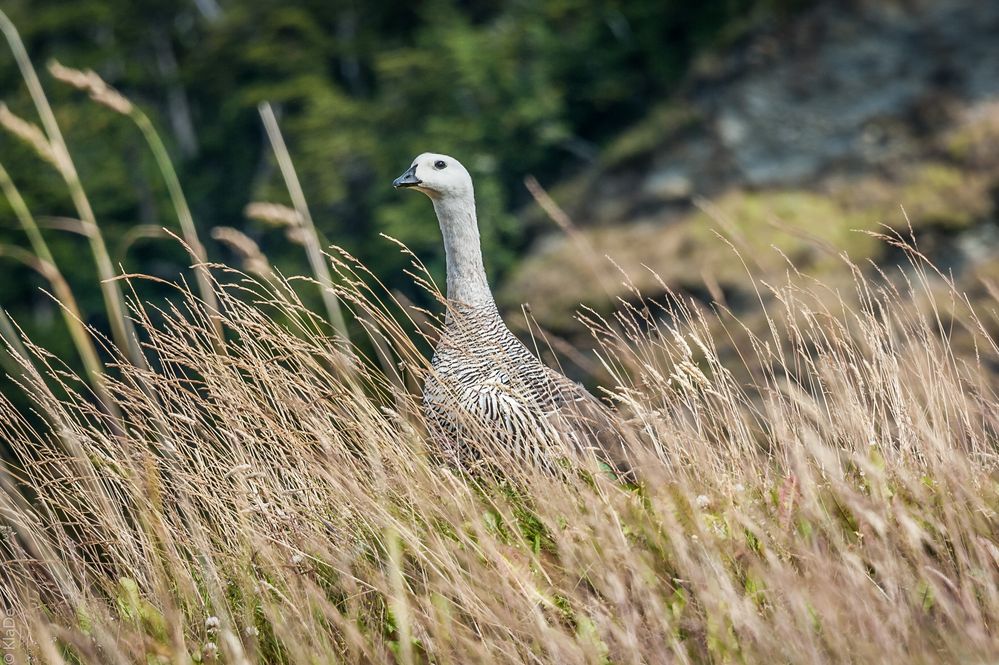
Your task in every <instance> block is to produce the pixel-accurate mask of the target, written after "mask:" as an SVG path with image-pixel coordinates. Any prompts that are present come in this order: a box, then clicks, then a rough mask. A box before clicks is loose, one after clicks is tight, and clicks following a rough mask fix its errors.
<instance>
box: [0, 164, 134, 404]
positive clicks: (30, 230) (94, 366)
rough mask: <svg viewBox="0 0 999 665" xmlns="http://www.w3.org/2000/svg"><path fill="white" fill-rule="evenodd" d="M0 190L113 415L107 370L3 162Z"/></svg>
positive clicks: (91, 378)
mask: <svg viewBox="0 0 999 665" xmlns="http://www.w3.org/2000/svg"><path fill="white" fill-rule="evenodd" d="M0 190H3V193H4V196H6V198H7V201H8V203H10V206H11V208H12V209H13V210H14V216H15V217H17V219H18V222H20V224H21V228H22V229H24V232H25V234H26V235H27V236H28V242H29V243H30V244H31V249H32V251H33V252H34V253H35V255H36V256H37V257H38V259H40V262H41V264H43V265H44V266H45V268H44V269H43V270H42V271H41V272H42V274H43V275H44V276H45V277H46V279H48V281H49V283H50V284H51V285H52V289H53V291H54V292H55V296H56V299H57V301H58V303H59V305H60V310H61V311H62V317H63V320H64V321H65V323H66V328H67V330H69V335H70V337H71V338H72V340H73V345H74V346H75V347H76V351H77V353H79V355H80V360H81V361H82V362H83V369H84V371H85V372H86V376H87V379H88V381H89V382H90V383H91V385H93V387H94V391H95V392H96V394H97V397H98V399H99V400H100V402H101V406H102V407H103V408H104V409H105V410H106V411H107V412H108V413H110V414H112V415H114V413H115V404H114V400H112V399H111V397H110V395H109V394H108V392H107V371H106V368H105V367H104V363H103V362H102V361H101V359H100V356H99V355H98V354H97V348H96V347H95V346H94V340H93V337H92V336H91V334H90V331H88V330H87V327H86V324H85V323H84V321H85V318H84V316H83V314H82V312H81V311H80V307H79V305H78V304H77V300H76V296H75V295H74V294H73V290H72V289H71V288H70V286H69V282H67V281H66V278H65V277H64V276H63V274H62V271H61V270H59V266H58V264H57V263H56V261H55V258H54V257H53V256H52V252H51V250H50V249H49V246H48V243H47V242H46V241H45V237H44V236H43V235H42V232H41V230H40V229H39V228H38V224H36V223H35V218H34V216H33V215H32V214H31V211H30V210H29V209H28V206H27V205H26V204H25V202H24V199H23V198H22V197H21V193H20V192H19V191H18V189H17V187H16V186H15V185H14V182H13V180H11V178H10V174H8V173H7V170H6V169H5V168H4V166H3V164H0Z"/></svg>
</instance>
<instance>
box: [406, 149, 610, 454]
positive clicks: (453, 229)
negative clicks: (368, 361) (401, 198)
mask: <svg viewBox="0 0 999 665" xmlns="http://www.w3.org/2000/svg"><path fill="white" fill-rule="evenodd" d="M392 185H393V186H394V187H395V188H397V189H402V188H405V189H413V190H416V191H418V192H422V193H423V194H425V195H427V196H428V197H429V198H430V200H431V202H432V203H433V206H434V211H435V212H436V213H437V221H438V223H439V224H440V229H441V234H442V236H443V240H444V253H445V258H446V264H447V311H446V313H445V319H444V326H443V328H442V330H441V336H440V339H439V340H438V342H437V346H436V348H435V350H434V354H433V358H432V360H431V372H430V373H429V376H428V377H427V379H426V381H425V383H424V387H423V408H424V413H425V416H426V421H427V426H428V430H429V434H430V438H431V441H432V442H433V443H434V444H436V445H439V446H440V448H441V449H442V450H441V451H440V452H443V453H444V455H445V458H446V460H447V461H448V462H449V463H453V464H455V465H457V466H458V467H460V468H466V469H467V468H469V467H472V466H475V465H478V464H480V463H482V460H484V459H485V458H487V457H493V458H495V455H492V456H490V455H488V453H489V452H490V451H489V450H483V448H482V446H481V445H480V443H479V442H480V441H482V440H483V439H486V440H488V441H490V442H491V445H495V444H496V443H497V442H498V443H499V444H501V445H502V446H503V448H505V450H500V451H495V450H494V451H492V452H494V453H495V452H500V453H501V454H502V455H501V456H503V457H505V459H506V460H508V461H512V462H513V463H515V464H518V465H529V466H534V467H541V468H545V469H549V470H550V469H552V468H553V467H554V465H555V464H556V462H557V461H558V459H560V458H564V457H565V456H566V455H567V454H568V455H577V456H578V455H581V454H587V453H590V452H592V453H594V454H595V455H596V457H597V459H598V460H599V461H601V462H603V463H605V464H608V465H609V466H611V467H612V468H613V469H615V470H616V471H618V472H620V473H622V474H626V473H628V468H629V467H628V463H627V459H626V457H627V456H626V449H625V444H624V439H623V437H622V436H621V434H620V433H619V432H617V431H616V430H615V428H614V427H613V425H612V420H611V417H610V413H609V411H608V409H607V407H605V406H604V405H603V404H602V403H601V402H600V401H599V400H597V399H596V398H595V397H594V396H593V395H591V394H590V393H589V392H588V391H587V390H586V389H585V388H583V387H582V386H581V385H579V384H578V383H576V382H574V381H572V380H571V379H569V378H567V377H566V376H564V375H562V374H561V373H559V372H557V371H555V370H553V369H552V368H550V367H548V366H546V365H545V364H543V363H542V362H541V361H540V360H539V359H538V358H537V357H536V356H535V355H534V354H533V353H531V351H530V350H528V348H527V347H526V346H525V345H524V344H523V343H522V342H521V341H520V340H519V339H517V337H516V336H514V334H513V333H512V332H510V329H509V328H508V327H507V326H506V324H505V323H504V322H503V319H502V318H501V316H500V313H499V310H498V309H497V307H496V302H495V300H494V298H493V294H492V291H491V289H490V288H489V282H488V280H487V278H486V271H485V267H484V265H483V262H482V247H481V243H480V240H479V227H478V220H477V218H476V214H475V192H474V189H473V187H472V177H471V176H470V175H469V173H468V171H467V170H466V169H465V167H464V166H462V164H461V163H460V162H459V161H458V160H457V159H455V158H454V157H450V156H448V155H441V154H436V153H430V152H427V153H423V154H421V155H420V156H418V157H417V158H416V159H414V160H413V163H412V165H411V166H410V167H409V169H407V170H406V172H405V173H403V174H402V175H400V176H399V177H398V178H396V179H395V180H394V181H393V183H392ZM484 432H488V433H490V435H488V436H485V437H483V433H484Z"/></svg>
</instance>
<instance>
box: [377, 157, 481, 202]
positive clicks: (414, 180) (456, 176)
mask: <svg viewBox="0 0 999 665" xmlns="http://www.w3.org/2000/svg"><path fill="white" fill-rule="evenodd" d="M392 186H393V187H395V188H396V189H399V188H403V187H406V188H409V187H411V188H413V189H416V190H418V191H421V192H423V193H424V194H426V195H427V196H429V197H430V198H431V199H450V198H459V199H460V198H471V197H472V195H473V194H472V176H470V175H469V174H468V171H466V170H465V167H464V166H462V165H461V162H459V161H458V160H457V159H455V158H454V157H449V156H448V155H439V154H437V153H433V152H425V153H423V154H422V155H420V156H419V157H417V158H416V159H414V160H413V164H412V165H411V166H410V167H409V169H408V170H407V171H406V172H405V173H403V174H402V175H401V176H399V177H398V178H396V179H395V180H393V181H392Z"/></svg>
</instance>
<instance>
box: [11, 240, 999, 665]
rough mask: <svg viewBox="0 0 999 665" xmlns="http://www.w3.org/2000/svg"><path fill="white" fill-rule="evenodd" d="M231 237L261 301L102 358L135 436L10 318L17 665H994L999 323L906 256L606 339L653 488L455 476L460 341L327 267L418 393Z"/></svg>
mask: <svg viewBox="0 0 999 665" xmlns="http://www.w3.org/2000/svg"><path fill="white" fill-rule="evenodd" d="M192 229H193V227H192ZM213 236H214V237H216V238H218V239H220V240H224V241H225V242H227V243H230V244H232V245H233V246H234V247H237V248H240V252H241V255H242V256H243V258H244V259H245V260H246V261H247V265H246V266H245V267H246V269H247V271H248V272H252V273H254V274H255V275H256V276H251V275H250V274H246V273H243V272H240V271H239V270H237V269H235V268H225V267H219V266H216V267H215V268H213V269H212V270H209V269H208V267H207V265H205V264H199V265H201V266H202V267H201V268H199V270H201V272H200V274H201V276H202V277H203V281H202V283H200V284H199V291H198V292H197V293H195V292H192V291H191V290H189V289H187V288H186V287H185V286H182V285H181V286H176V297H174V298H171V299H170V300H169V301H165V302H162V303H147V304H145V305H140V304H138V303H133V305H132V308H131V310H130V317H129V322H130V323H131V324H132V325H134V326H135V327H136V328H137V329H138V331H139V332H140V337H139V338H138V339H142V340H143V348H142V349H141V352H142V357H143V358H144V359H148V363H146V362H143V363H132V362H130V361H129V358H130V352H129V350H128V349H127V348H125V347H124V346H122V345H119V346H118V347H117V348H115V347H113V346H108V347H107V349H106V353H107V354H108V357H107V358H106V360H107V362H106V364H107V366H109V367H110V366H114V367H116V368H117V369H116V370H115V371H114V372H105V371H103V370H102V371H101V376H102V383H101V386H102V391H103V392H102V396H100V397H99V400H100V401H107V403H108V404H105V407H107V406H109V405H110V406H111V407H113V408H104V409H100V408H98V406H97V404H96V402H95V400H94V399H92V392H91V388H90V387H89V386H88V381H90V380H91V379H92V378H93V377H92V376H87V375H85V376H84V377H77V376H76V375H75V374H74V373H73V372H72V371H71V370H70V369H69V368H68V367H67V365H66V364H65V363H64V362H63V361H62V360H61V359H59V358H55V357H53V356H52V355H51V354H49V353H47V352H46V351H45V350H44V349H42V348H39V347H37V346H35V345H33V344H31V342H30V340H28V339H24V338H23V337H22V336H21V335H20V334H19V332H18V331H17V330H16V329H15V327H14V325H13V324H11V323H10V322H9V321H8V320H7V319H6V317H4V318H3V319H2V320H0V322H2V323H3V326H0V333H2V337H3V339H4V342H5V348H6V349H7V352H8V353H9V354H10V355H11V356H12V357H13V358H14V359H15V360H16V362H17V363H18V372H16V373H15V374H17V375H18V376H17V377H16V380H17V381H18V385H19V386H20V389H21V390H22V391H23V392H24V394H25V395H26V396H27V397H28V398H30V400H31V401H32V402H33V405H34V412H33V414H34V415H32V416H31V417H29V414H24V413H20V412H18V411H17V410H16V409H15V408H14V407H13V405H12V404H11V403H10V402H9V401H8V400H7V399H6V398H3V397H0V444H2V445H3V446H6V447H9V449H10V450H11V451H12V455H11V457H10V458H9V459H7V460H4V461H3V462H2V465H0V654H2V655H3V656H4V657H7V656H9V658H8V659H7V660H6V661H5V662H13V663H29V662H40V663H53V664H62V663H100V664H102V665H103V664H106V663H190V662H224V663H240V664H242V663H257V662H260V663H331V662H400V663H423V662H433V663H462V664H464V663H471V662H511V663H527V662H536V663H639V662H648V663H658V662H690V663H708V662H712V663H713V662H717V663H725V662H745V663H756V662H791V663H800V662H830V663H839V662H851V663H856V662H891V663H898V662H917V663H918V662H927V663H929V662H990V661H993V660H995V659H996V657H997V656H999V634H997V633H996V630H995V623H996V620H997V618H999V546H997V541H999V519H997V514H996V511H997V509H999V482H997V475H996V470H997V460H999V458H997V454H999V400H997V397H996V389H997V377H996V371H995V368H996V367H999V348H997V344H996V339H995V337H994V329H995V323H996V322H995V321H991V322H986V321H983V320H982V319H980V318H979V315H978V314H977V313H976V311H975V309H974V308H972V307H971V305H970V304H969V303H968V302H967V300H966V298H964V296H963V295H962V294H961V292H960V291H959V289H958V288H957V287H956V286H955V285H954V284H953V283H952V282H951V281H950V280H949V279H947V278H946V277H945V276H944V275H942V274H940V273H938V272H936V271H935V270H934V269H933V267H932V265H930V264H929V263H928V262H927V261H926V260H925V259H924V257H922V256H921V255H920V254H919V252H918V251H917V250H916V249H915V248H914V247H912V246H910V245H908V244H905V243H903V242H901V240H900V239H898V238H893V239H886V240H887V241H888V242H892V243H894V244H896V245H898V246H899V247H900V249H901V253H902V254H903V255H904V256H905V257H906V259H907V260H906V261H905V262H904V265H903V266H902V267H901V268H899V269H897V270H896V271H893V272H891V273H890V274H880V273H878V272H876V271H866V272H865V271H862V270H860V269H859V268H858V267H857V266H854V265H851V264H850V263H849V262H848V261H847V260H846V259H844V261H843V266H844V270H845V271H847V273H848V274H852V275H853V283H852V286H851V287H850V288H848V289H845V290H843V289H840V290H838V291H836V290H833V289H831V288H830V287H829V286H828V285H826V284H823V283H819V282H816V281H814V280H812V279H810V278H809V277H808V276H807V275H802V274H798V273H796V272H795V271H794V270H793V269H789V272H788V274H787V275H786V276H785V277H784V278H783V279H781V280H778V281H775V280H772V279H771V280H770V281H764V280H763V279H762V278H760V277H757V276H754V275H752V274H749V273H748V272H747V277H746V280H747V284H748V285H750V286H751V287H753V288H755V289H756V292H757V293H758V294H759V296H760V297H759V304H758V305H757V306H756V307H753V308H750V311H749V312H748V314H747V315H744V316H743V317H742V318H738V317H735V316H733V315H732V314H731V313H729V312H727V311H726V310H725V309H724V308H722V307H720V306H719V307H715V308H705V307H703V306H701V305H699V304H698V303H696V302H695V301H694V300H692V299H689V298H686V297H683V296H681V295H677V294H672V293H670V292H669V289H668V288H667V286H666V285H665V284H664V285H663V291H664V292H665V293H666V295H665V296H663V297H661V298H657V299H644V298H642V297H640V296H639V295H638V294H635V297H633V298H631V299H629V300H627V301H622V302H621V303H620V305H619V307H618V309H617V311H615V312H614V313H613V314H610V315H606V316H601V315H599V314H597V313H595V312H586V313H584V314H583V316H582V318H583V321H584V322H585V323H586V324H587V325H588V326H589V328H590V330H591V331H592V333H593V340H594V344H595V346H596V357H597V358H598V361H599V364H600V366H601V367H602V376H601V378H602V385H603V392H602V396H603V397H604V398H605V399H606V400H607V401H609V402H610V403H613V404H614V405H615V406H616V413H617V416H616V418H617V420H618V426H619V427H620V428H621V430H622V431H624V432H628V433H630V435H631V438H632V439H634V440H637V441H639V442H640V445H639V446H638V448H637V449H636V450H634V451H633V454H634V465H635V467H636V469H637V470H638V473H639V476H640V482H639V483H638V484H637V485H630V484H625V483H620V482H617V481H615V480H614V479H612V478H610V477H608V476H607V475H606V474H603V473H600V472H594V469H592V468H590V467H589V466H587V465H586V464H585V463H583V462H580V463H579V464H578V465H577V466H578V468H573V469H570V470H571V471H572V472H571V473H567V474H564V475H563V476H562V477H559V478H558V479H555V478H553V477H552V476H551V475H547V474H545V473H543V472H540V471H537V470H534V469H525V468H515V467H512V466H510V465H507V466H506V467H505V468H503V471H504V473H503V476H502V477H492V476H483V475H467V474H464V473H462V472H460V471H458V470H455V469H451V468H447V467H445V466H441V465H440V464H438V463H436V462H434V461H433V460H434V456H433V455H432V454H431V451H432V444H430V443H429V442H428V441H427V438H426V433H425V432H426V429H425V426H424V423H423V420H422V416H421V410H420V406H419V403H418V399H417V398H416V397H415V395H414V393H415V391H409V390H406V389H404V388H403V387H402V386H404V385H410V386H419V385H420V383H421V381H422V380H423V379H424V378H425V376H426V374H427V372H428V371H430V370H429V367H428V365H427V361H426V350H427V348H428V342H432V340H433V331H432V330H429V329H428V326H427V325H426V324H427V323H428V321H429V323H430V324H432V323H433V318H432V317H431V318H430V319H427V317H425V316H424V315H423V314H421V313H418V312H416V311H415V310H413V309H412V308H411V307H408V306H406V305H404V304H403V303H400V302H398V301H397V300H396V299H395V297H394V296H393V295H392V294H391V292H389V291H388V290H387V289H385V288H384V287H383V286H382V285H381V284H380V282H379V281H378V279H377V278H376V277H375V276H374V275H372V274H371V273H370V272H368V271H367V270H366V269H365V268H364V266H362V265H360V264H359V263H358V262H357V261H356V260H354V259H353V258H352V257H351V256H350V255H349V254H347V253H346V252H343V251H334V252H331V253H329V254H323V255H322V260H323V264H324V266H329V268H330V270H331V273H330V275H329V277H328V279H327V278H324V279H319V278H317V281H319V282H320V283H321V284H322V285H323V286H324V287H325V288H327V289H331V291H330V293H329V295H330V299H329V300H328V303H338V306H339V304H342V305H343V306H344V308H345V309H346V310H347V312H348V314H350V319H351V320H352V321H354V322H355V325H363V326H364V327H365V328H366V333H367V334H368V335H369V336H371V337H372V339H374V340H377V344H376V345H375V347H376V348H377V350H378V355H379V359H380V360H381V361H383V362H384V361H385V360H386V359H391V360H392V362H393V363H394V364H395V365H397V366H398V367H400V368H402V369H401V370H400V371H402V372H403V373H404V374H405V377H403V378H404V379H405V381H399V380H396V379H397V378H398V377H394V376H391V375H390V374H388V373H387V372H385V371H383V370H381V369H378V364H377V363H375V362H373V361H372V360H370V359H369V358H366V357H365V356H364V355H363V354H362V352H361V351H360V350H359V348H357V347H356V346H352V345H351V344H349V342H348V340H346V339H345V336H344V335H342V334H340V324H338V323H337V321H336V318H337V317H336V316H333V315H331V312H330V311H327V312H324V313H323V314H317V313H315V312H312V311H310V310H309V309H308V308H307V307H305V306H304V305H303V304H302V303H301V302H300V301H299V300H298V298H297V296H296V292H295V290H294V288H293V287H294V284H293V283H292V282H291V281H289V280H286V279H284V278H282V277H281V276H280V275H278V274H277V273H276V272H274V271H273V270H271V269H270V267H269V265H268V264H267V261H266V257H264V256H263V255H262V254H261V253H260V252H259V249H258V248H256V247H255V246H254V245H253V244H252V241H250V240H249V239H248V238H246V237H245V236H241V235H240V234H239V232H238V231H236V230H234V229H218V230H216V233H214V234H213ZM313 249H315V248H313ZM733 256H734V257H735V255H733ZM313 258H315V257H313ZM594 269H597V270H599V269H601V268H600V267H599V266H594ZM412 275H413V277H414V278H415V279H416V280H417V281H418V282H419V283H420V284H422V285H424V286H425V287H426V288H428V289H429V290H430V291H431V292H432V293H433V294H434V295H435V296H436V297H437V298H438V299H439V300H440V299H441V297H440V294H438V293H436V292H435V291H434V288H433V282H432V280H431V279H430V277H429V276H428V275H426V272H425V270H424V269H423V267H422V265H420V264H419V262H418V261H417V260H416V259H415V257H414V266H413V270H412ZM132 279H138V278H132ZM116 283H117V282H116ZM205 288H207V289H209V290H210V292H211V293H212V296H213V297H212V298H211V299H206V298H205V297H203V291H204V289H205ZM334 295H335V299H334V298H333V296H334ZM328 303H327V304H328ZM996 304H997V303H996V301H995V297H994V296H993V299H992V300H991V301H988V302H985V303H984V304H983V305H980V308H981V311H993V312H994V311H995V310H994V307H995V305H996ZM411 316H412V317H413V318H410V317H411ZM993 316H994V315H993ZM331 319H332V321H333V323H332V324H331V321H330V320H331ZM751 320H757V321H758V322H759V324H755V323H750V321H751ZM990 326H992V327H991V328H990ZM432 327H433V326H432V325H430V326H429V328H432ZM220 329H221V331H222V333H223V334H222V335H221V336H220V335H219V330H220ZM88 334H91V335H96V333H95V332H93V331H88ZM961 349H967V351H961ZM344 367H350V368H352V371H351V372H349V373H348V372H344V371H343V368H344ZM55 387H58V390H55V389H54V388H55ZM36 416H37V417H36ZM491 436H492V434H491V433H490V432H482V433H481V437H480V438H481V443H482V445H483V446H484V447H489V445H490V437H491ZM497 457H498V460H499V464H500V466H502V465H503V461H504V460H503V458H502V455H501V454H498V455H497Z"/></svg>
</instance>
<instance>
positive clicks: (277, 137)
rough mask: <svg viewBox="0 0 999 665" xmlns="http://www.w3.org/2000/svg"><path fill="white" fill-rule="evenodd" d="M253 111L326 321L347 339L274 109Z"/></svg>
mask: <svg viewBox="0 0 999 665" xmlns="http://www.w3.org/2000/svg"><path fill="white" fill-rule="evenodd" d="M257 110H258V111H259V112H260V117H261V118H262V119H263V121H264V129H265V130H266V131H267V138H268V140H270V143H271V148H272V149H273V150H274V156H275V157H277V161H278V166H279V168H280V169H281V175H282V177H283V178H284V183H285V186H286V187H287V188H288V193H289V194H290V195H291V203H292V205H293V206H294V207H295V211H296V212H297V213H298V215H299V217H300V219H301V224H302V231H303V234H302V235H303V241H304V242H305V252H306V255H307V256H308V259H309V265H310V266H311V268H312V271H313V273H314V274H315V275H316V279H317V280H318V281H319V287H320V293H321V295H322V298H323V306H324V307H325V308H326V314H327V316H328V317H329V322H330V324H331V325H332V326H333V329H334V330H335V331H336V332H337V334H338V335H340V337H341V338H342V339H343V340H344V341H349V340H350V335H349V334H348V332H347V323H346V321H345V320H344V318H343V312H342V311H341V309H340V302H339V300H338V298H337V296H336V291H335V290H334V288H333V278H332V276H331V274H330V269H329V266H328V265H327V263H326V258H325V257H324V256H323V251H322V248H321V247H320V245H319V236H318V235H317V233H316V226H315V224H314V223H313V221H312V214H311V213H310V212H309V206H308V203H307V202H306V200H305V192H304V191H302V185H301V183H300V182H299V180H298V174H297V173H295V166H294V164H292V161H291V154H290V153H289V152H288V146H287V145H285V142H284V137H283V136H282V135H281V128H280V127H279V126H278V121H277V117H276V116H275V115H274V109H272V108H271V105H270V104H269V103H267V102H264V103H262V104H260V105H259V106H258V107H257Z"/></svg>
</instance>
